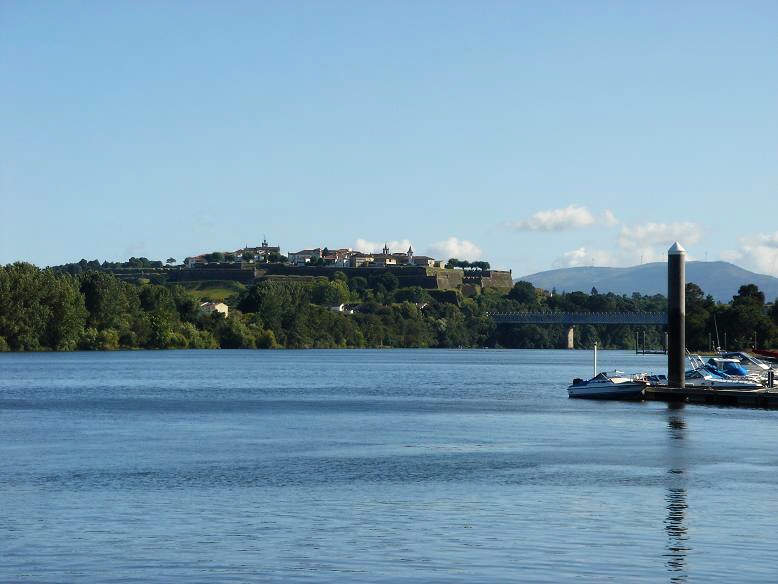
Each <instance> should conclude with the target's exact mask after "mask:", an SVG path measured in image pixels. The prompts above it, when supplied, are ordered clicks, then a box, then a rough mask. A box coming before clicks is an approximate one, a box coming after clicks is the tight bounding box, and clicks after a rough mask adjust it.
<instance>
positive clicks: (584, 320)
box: [489, 312, 667, 326]
mask: <svg viewBox="0 0 778 584" xmlns="http://www.w3.org/2000/svg"><path fill="white" fill-rule="evenodd" d="M489 316H491V317H492V320H494V322H496V323H497V324H561V325H567V326H573V325H576V324H645V325H652V324H653V325H663V324H667V313H666V312H493V313H490V315H489Z"/></svg>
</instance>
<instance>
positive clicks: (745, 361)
mask: <svg viewBox="0 0 778 584" xmlns="http://www.w3.org/2000/svg"><path fill="white" fill-rule="evenodd" d="M721 357H723V358H724V359H737V360H738V363H740V365H741V366H742V367H744V368H745V369H746V371H748V375H758V376H759V377H760V378H765V377H767V372H768V371H770V369H772V368H771V367H770V365H768V364H767V363H765V362H764V361H762V360H761V359H757V358H756V357H754V356H753V355H749V354H748V353H744V352H743V351H722V352H721Z"/></svg>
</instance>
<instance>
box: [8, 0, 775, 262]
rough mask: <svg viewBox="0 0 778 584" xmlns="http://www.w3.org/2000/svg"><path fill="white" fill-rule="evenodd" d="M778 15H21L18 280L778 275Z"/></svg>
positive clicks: (169, 8)
mask: <svg viewBox="0 0 778 584" xmlns="http://www.w3.org/2000/svg"><path fill="white" fill-rule="evenodd" d="M776 30H778V2H774V1H767V2H734V1H733V2H715V1H705V2H693V1H692V2H661V1H651V2H638V1H630V2H626V1H625V2H584V1H571V2H518V1H517V2H454V1H449V2H442V1H440V2H417V1H414V2H403V1H395V2H378V1H371V2H329V1H323V2H313V1H309V2H196V3H195V2H154V1H149V2H13V1H9V0H2V1H1V2H0V94H2V99H0V128H1V129H0V199H1V200H0V203H1V204H0V214H1V215H0V219H1V225H2V228H1V229H0V263H7V262H11V261H16V260H25V261H31V262H34V263H37V264H39V265H48V264H56V263H61V262H65V261H73V260H76V261H77V260H79V259H80V258H82V257H85V258H87V259H92V258H99V259H109V260H120V259H126V258H128V257H129V256H133V255H134V256H140V255H145V256H147V257H151V258H161V259H165V258H167V257H168V256H173V257H176V258H178V259H182V258H183V257H185V256H186V255H191V254H195V253H200V252H205V251H210V250H215V249H225V250H229V249H236V248H238V247H240V246H242V245H243V244H246V243H248V244H257V243H259V241H260V240H261V239H262V236H263V235H267V237H268V239H269V240H270V241H271V242H273V243H276V244H279V245H281V247H282V248H283V249H284V250H287V251H296V250H297V249H300V248H303V247H314V246H317V245H328V246H329V247H341V246H342V247H355V246H356V245H357V244H359V245H361V246H363V247H370V245H371V244H378V245H382V244H383V242H384V241H390V242H395V243H393V244H392V245H393V246H394V247H396V248H398V249H399V248H400V247H402V246H404V245H405V243H406V242H411V243H412V244H413V246H414V249H416V250H417V252H418V253H428V254H430V255H435V256H437V257H447V256H458V257H460V258H467V259H487V260H489V261H491V262H492V264H493V265H494V266H496V267H503V268H510V269H512V270H513V271H514V275H516V276H518V275H522V274H527V273H531V272H536V271H540V270H545V269H550V268H552V267H559V266H565V265H591V264H592V263H594V264H596V265H634V264H636V263H640V261H641V260H642V261H652V260H656V259H661V258H662V257H663V253H664V250H665V249H666V248H667V247H668V246H669V244H670V243H671V242H672V240H674V239H679V240H680V241H681V242H682V243H684V245H685V246H686V247H687V249H688V250H689V252H690V255H691V257H692V258H694V259H700V260H703V259H706V258H707V259H709V260H717V259H722V258H723V259H727V260H730V261H734V262H735V263H738V264H739V265H742V266H743V267H747V268H750V269H754V270H757V271H760V272H763V273H771V274H773V275H778V75H776V72H778V35H777V34H776V32H775V31H776Z"/></svg>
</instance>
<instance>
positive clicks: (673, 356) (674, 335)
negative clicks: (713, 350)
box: [667, 241, 686, 389]
mask: <svg viewBox="0 0 778 584" xmlns="http://www.w3.org/2000/svg"><path fill="white" fill-rule="evenodd" d="M685 365H686V250H685V249H684V248H683V246H682V245H681V244H680V243H678V242H677V241H676V242H675V243H673V245H672V246H671V247H670V249H669V250H667V383H668V385H669V386H670V387H672V388H678V389H683V388H684V387H685V385H686V383H685V377H684V373H685V369H686V367H685Z"/></svg>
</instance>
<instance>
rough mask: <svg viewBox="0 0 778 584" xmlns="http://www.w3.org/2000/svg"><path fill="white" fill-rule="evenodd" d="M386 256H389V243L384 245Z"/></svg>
mask: <svg viewBox="0 0 778 584" xmlns="http://www.w3.org/2000/svg"><path fill="white" fill-rule="evenodd" d="M383 253H384V255H389V245H388V244H387V243H384V252H383Z"/></svg>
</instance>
